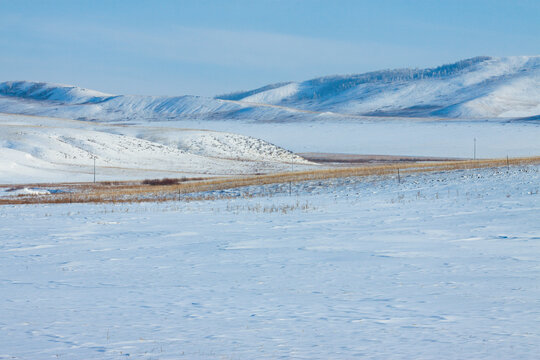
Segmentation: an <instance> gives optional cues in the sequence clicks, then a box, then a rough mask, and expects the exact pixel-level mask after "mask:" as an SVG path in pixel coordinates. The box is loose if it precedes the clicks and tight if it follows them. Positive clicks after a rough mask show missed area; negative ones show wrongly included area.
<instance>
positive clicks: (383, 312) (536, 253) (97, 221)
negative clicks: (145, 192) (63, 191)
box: [0, 166, 540, 359]
mask: <svg viewBox="0 0 540 360" xmlns="http://www.w3.org/2000/svg"><path fill="white" fill-rule="evenodd" d="M539 171H540V167H538V166H532V167H511V168H510V171H509V172H507V170H506V169H497V170H492V169H485V170H469V171H455V172H448V173H431V174H416V175H408V176H407V177H405V178H404V179H403V181H402V183H398V182H397V180H396V179H395V178H393V177H387V178H375V177H373V178H363V179H360V180H355V179H341V180H332V181H328V182H309V183H304V184H298V185H293V187H292V195H289V193H288V191H289V189H288V185H272V186H269V187H265V188H249V189H247V190H246V189H244V190H238V191H239V192H243V191H249V192H256V193H258V194H259V195H258V196H255V197H251V198H245V197H239V198H236V199H230V200H218V201H204V202H189V203H183V202H169V203H145V204H123V205H90V204H85V205H76V204H65V205H54V206H3V207H0V237H1V238H2V241H1V243H0V274H1V277H0V303H1V304H2V305H1V307H0V333H1V334H2V336H0V358H2V359H12V358H14V359H47V358H59V359H119V358H137V359H182V358H185V359H253V358H268V359H276V358H294V359H316V358H318V359H331V358H333V359H335V358H339V359H349V358H359V359H419V358H422V359H537V358H538V354H539V353H540V311H539V303H538V299H539V298H540V287H539V285H538V278H539V276H540V260H539V259H540V222H539V221H538V215H539V213H540V194H539V189H540V172H539ZM268 192H277V193H275V194H274V195H273V196H265V195H264V194H266V193H268ZM29 225H31V226H29Z"/></svg>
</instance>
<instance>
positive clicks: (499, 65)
mask: <svg viewBox="0 0 540 360" xmlns="http://www.w3.org/2000/svg"><path fill="white" fill-rule="evenodd" d="M0 112H10V113H19V114H26V115H44V116H55V117H66V118H74V119H84V120H97V121H152V120H182V119H197V120H226V119H240V120H253V121H294V120H320V119H330V118H331V119H335V117H336V116H339V117H340V118H342V117H347V116H349V117H358V116H364V117H423V118H434V117H436V118H458V119H488V118H532V119H534V118H535V117H537V116H538V115H539V114H540V56H514V57H505V58H495V57H488V56H479V57H474V58H470V59H465V60H461V61H458V62H455V63H452V64H446V65H441V66H438V67H433V68H426V69H396V70H380V71H374V72H369V73H363V74H353V75H332V76H324V77H319V78H315V79H310V80H306V81H302V82H283V83H276V84H269V85H266V86H263V87H260V88H257V89H253V90H248V91H240V92H235V93H231V94H227V95H220V96H216V97H213V98H211V97H202V96H194V95H183V96H143V95H114V94H107V93H102V92H99V91H95V90H89V89H85V88H79V87H76V86H72V85H62V84H52V83H44V82H28V81H8V82H3V83H0Z"/></svg>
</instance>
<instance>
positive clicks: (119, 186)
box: [0, 156, 540, 205]
mask: <svg viewBox="0 0 540 360" xmlns="http://www.w3.org/2000/svg"><path fill="white" fill-rule="evenodd" d="M530 164H540V156H535V157H523V158H512V159H487V160H459V161H443V162H427V163H406V164H391V165H378V166H363V167H352V168H332V169H319V170H310V171H297V172H286V173H276V174H266V175H253V176H244V177H227V178H213V179H200V178H199V179H196V178H195V179H194V178H192V179H186V180H183V181H180V180H181V179H162V180H157V181H150V182H147V183H145V182H144V181H143V182H142V183H136V182H114V183H96V184H93V183H86V184H72V185H67V184H56V185H49V187H56V188H58V187H64V188H69V189H70V192H64V193H58V194H51V195H24V196H20V197H16V198H5V199H0V205H2V204H57V203H123V202H155V201H170V200H173V199H178V200H180V199H181V200H183V201H189V200H205V199H217V198H228V196H227V195H220V196H217V195H208V194H201V195H198V194H197V193H199V194H200V193H204V192H207V191H214V190H226V189H233V188H238V187H244V186H252V185H268V184H277V183H288V182H301V181H309V180H324V179H332V178H343V177H362V176H374V175H390V174H397V172H398V169H399V172H400V173H401V174H406V173H417V172H434V171H452V170H463V169H481V168H489V167H505V166H517V165H530ZM188 180H189V181H188ZM37 187H43V186H39V185H37ZM185 194H190V195H189V196H186V195H185Z"/></svg>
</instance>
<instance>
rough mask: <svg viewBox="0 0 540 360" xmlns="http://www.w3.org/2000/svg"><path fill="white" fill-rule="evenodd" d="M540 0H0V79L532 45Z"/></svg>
mask: <svg viewBox="0 0 540 360" xmlns="http://www.w3.org/2000/svg"><path fill="white" fill-rule="evenodd" d="M539 19H540V1H538V0H513V1H512V0H508V1H501V0H489V1H488V0H466V1H465V0H447V1H442V0H441V1H436V0H431V1H428V0H407V1H405V0H402V1H398V0H377V1H374V0H373V1H361V0H356V1H352V0H351V1H347V0H334V1H329V0H326V1H319V0H311V1H308V0H286V1H285V0H284V1H279V0H272V1H271V0H250V1H244V0H222V1H218V0H215V1H208V0H193V1H172V0H171V1H165V0H163V1H159V0H154V1H139V0H125V1H115V0H109V1H99V0H92V1H90V0H87V1H77V0H66V1H62V0H58V1H55V0H50V1H26V0H17V1H11V0H0V49H1V54H2V55H1V56H0V81H7V80H36V81H48V82H57V83H66V84H75V85H79V86H82V87H87V88H92V89H96V90H101V91H105V92H110V93H123V94H147V95H183V94H195V95H204V96H212V95H216V94H221V93H226V92H231V91H235V90H245V89H251V88H256V87H259V86H263V85H266V84H269V83H274V82H281V81H289V80H306V79H310V78H313V77H318V76H324V75H331V74H349V73H362V72H367V71H373V70H379V69H386V68H400V67H427V66H436V65H440V64H443V63H450V62H454V61H457V60H460V59H463V58H468V57H473V56H477V55H491V56H510V55H537V54H540V21H539Z"/></svg>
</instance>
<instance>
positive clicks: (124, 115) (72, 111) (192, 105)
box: [0, 81, 295, 122]
mask: <svg viewBox="0 0 540 360" xmlns="http://www.w3.org/2000/svg"><path fill="white" fill-rule="evenodd" d="M257 109H261V110H262V112H260V111H259V113H257ZM0 112H4V113H14V114H26V115H39V116H50V117H61V118H68V119H79V120H97V121H122V122H141V121H142V122H145V121H152V120H179V119H230V118H245V117H252V118H255V119H258V118H260V117H261V116H263V117H266V118H268V119H273V118H275V114H278V113H288V112H289V111H288V110H286V109H277V108H268V107H264V106H262V107H261V106H253V105H250V104H242V103H239V102H235V101H225V100H219V99H213V98H205V97H200V96H190V95H186V96H177V97H166V96H138V95H110V94H104V93H100V92H97V91H92V90H87V89H82V88H77V87H74V86H68V85H59V84H49V83H34V82H27V81H14V82H11V81H10V82H4V83H0ZM292 112H295V111H292ZM285 117H286V115H285Z"/></svg>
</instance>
